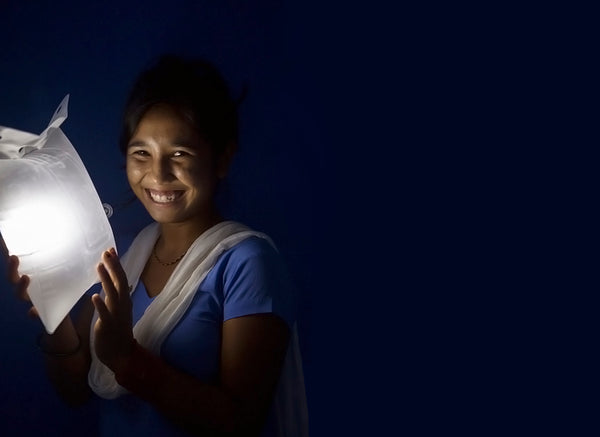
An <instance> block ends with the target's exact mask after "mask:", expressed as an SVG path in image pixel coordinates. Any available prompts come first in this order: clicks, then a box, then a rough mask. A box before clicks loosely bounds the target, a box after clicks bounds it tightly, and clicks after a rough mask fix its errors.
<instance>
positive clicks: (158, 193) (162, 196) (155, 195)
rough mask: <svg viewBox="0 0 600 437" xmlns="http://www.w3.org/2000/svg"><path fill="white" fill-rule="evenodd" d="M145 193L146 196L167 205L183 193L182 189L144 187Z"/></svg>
mask: <svg viewBox="0 0 600 437" xmlns="http://www.w3.org/2000/svg"><path fill="white" fill-rule="evenodd" d="M145 191H146V194H147V195H148V198H149V199H150V200H151V201H152V202H154V203H158V204H161V205H168V204H170V203H173V202H175V201H177V200H178V199H179V198H181V196H182V195H183V190H152V189H150V188H146V190H145Z"/></svg>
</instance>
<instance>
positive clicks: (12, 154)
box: [0, 95, 115, 334]
mask: <svg viewBox="0 0 600 437" xmlns="http://www.w3.org/2000/svg"><path fill="white" fill-rule="evenodd" d="M68 102H69V96H68V95H67V96H66V97H65V98H64V99H63V101H62V102H61V104H60V105H59V107H58V109H57V111H56V112H55V114H54V117H53V118H52V120H51V121H50V124H49V125H48V127H47V128H46V130H44V131H43V132H42V133H41V134H40V135H34V134H31V133H28V132H22V131H18V130H15V129H9V128H4V127H1V126H0V233H1V234H2V238H3V239H4V242H5V244H6V247H7V248H8V251H9V253H10V254H11V255H17V256H18V257H19V260H20V265H19V273H20V274H22V275H28V276H29V277H30V279H31V282H30V285H29V289H28V291H29V297H30V298H31V302H32V303H33V305H34V306H35V307H36V309H37V310H38V312H39V314H40V319H41V321H42V323H43V325H44V328H45V329H46V331H47V332H48V333H50V334H51V333H53V332H54V330H55V329H56V327H57V326H58V325H59V324H60V322H61V321H62V320H63V319H64V318H65V316H66V315H67V314H68V312H69V311H70V310H71V309H72V308H73V306H74V305H75V303H76V302H77V301H78V300H79V298H81V296H82V295H83V294H84V293H85V292H86V291H87V290H88V289H89V288H90V287H91V286H92V285H94V284H95V283H97V282H99V278H98V275H97V272H96V265H97V264H98V262H99V261H100V257H101V254H102V252H103V251H104V250H107V249H109V248H110V247H114V246H115V241H114V236H113V232H112V229H111V227H110V223H109V222H108V219H107V217H106V213H105V210H104V207H103V206H102V203H101V201H100V198H99V197H98V193H97V192H96V189H95V187H94V184H93V183H92V180H91V179H90V176H89V174H88V172H87V170H86V169H85V166H84V165H83V162H82V161H81V159H80V157H79V155H78V154H77V152H76V151H75V148H74V147H73V145H72V144H71V142H70V141H69V139H68V138H67V137H66V136H65V134H64V133H63V131H62V130H61V129H60V125H61V124H62V122H63V121H64V120H65V119H66V118H67V114H68V111H67V107H68Z"/></svg>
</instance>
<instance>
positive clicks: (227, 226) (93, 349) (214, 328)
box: [10, 56, 308, 437]
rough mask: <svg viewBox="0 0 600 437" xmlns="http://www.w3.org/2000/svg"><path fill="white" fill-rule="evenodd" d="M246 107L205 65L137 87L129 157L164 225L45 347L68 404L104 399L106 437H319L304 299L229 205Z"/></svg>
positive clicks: (112, 270)
mask: <svg viewBox="0 0 600 437" xmlns="http://www.w3.org/2000/svg"><path fill="white" fill-rule="evenodd" d="M236 106H237V105H236V103H235V101H234V100H233V99H231V97H230V96H229V92H228V88H227V86H226V84H225V81H224V79H223V78H222V77H221V75H220V74H219V72H218V71H217V70H216V69H215V68H214V67H213V66H212V65H210V64H209V63H208V62H205V61H203V60H186V59H180V58H175V57H172V56H167V57H163V58H162V59H160V60H159V62H158V63H157V64H155V65H154V66H153V67H152V68H150V69H149V70H147V71H145V72H143V73H142V74H141V75H140V77H139V78H138V80H137V81H136V83H135V84H134V87H133V90H132V93H131V95H130V97H129V99H128V102H127V105H126V108H125V113H124V117H123V130H122V135H121V138H120V148H121V151H122V152H123V154H124V155H125V158H126V170H127V179H128V181H129V185H130V186H131V188H132V190H133V192H134V194H135V195H136V197H137V198H138V199H139V200H140V202H141V203H142V204H143V206H144V207H145V209H146V210H147V211H148V213H149V214H150V216H151V217H152V218H153V220H154V221H153V223H151V224H150V225H148V226H147V227H146V228H144V229H143V230H142V231H141V232H140V233H139V234H138V236H137V237H136V238H135V239H134V241H133V242H132V244H131V246H130V247H129V248H128V250H127V252H126V253H125V254H124V256H123V257H120V256H119V255H118V254H117V253H116V251H115V250H114V248H107V250H106V252H104V254H103V256H102V259H101V263H100V264H99V265H98V275H99V276H100V279H101V282H102V292H101V293H99V294H93V295H92V296H87V300H86V301H85V302H84V303H83V307H84V309H83V310H81V312H80V313H79V317H78V318H77V319H75V320H73V319H71V317H70V316H67V318H65V320H64V321H63V323H61V325H60V326H59V327H58V328H57V330H56V332H55V333H54V334H52V335H48V334H46V335H44V336H43V337H42V338H41V342H40V345H41V347H42V348H43V349H44V350H45V351H46V355H47V364H48V369H49V375H50V379H51V380H52V382H53V383H54V384H55V386H56V388H57V390H58V391H59V393H60V394H61V395H62V396H63V397H64V398H65V399H66V400H67V401H68V402H70V403H79V402H82V401H84V400H86V399H87V398H88V397H89V396H90V395H94V396H98V397H99V399H100V406H101V413H102V418H101V434H102V435H111V436H112V435H190V434H191V435H236V436H255V435H260V436H283V435H285V436H288V437H291V436H298V437H303V436H306V435H307V430H308V423H307V420H308V418H307V410H306V399H305V391H304V384H303V375H302V366H301V359H300V355H299V347H298V339H297V329H296V305H297V303H296V302H297V296H296V294H295V288H294V287H293V285H292V282H291V280H290V277H289V275H288V271H287V268H286V266H285V265H284V263H283V260H282V258H281V256H280V255H279V253H278V251H277V249H276V248H275V244H274V243H273V241H271V239H270V238H269V237H268V236H267V235H265V234H263V233H261V232H257V231H254V230H252V229H250V228H248V227H247V226H245V225H243V224H242V223H238V222H235V221H231V220H227V219H226V218H225V217H223V216H222V215H221V213H220V211H219V210H218V208H217V206H216V194H217V190H218V188H219V184H220V181H221V180H222V179H223V178H225V177H226V176H227V172H228V170H229V164H230V162H231V159H232V157H233V154H234V152H235V149H236V144H237V115H236V114H237V111H236ZM10 268H11V272H10V276H11V278H12V280H13V282H14V283H15V284H16V285H17V288H18V290H19V292H20V294H21V295H24V296H26V294H27V293H26V292H27V285H28V281H27V278H26V277H21V276H20V275H19V274H18V272H17V268H18V259H15V258H14V257H13V258H12V259H11V266H10ZM88 339H89V341H88Z"/></svg>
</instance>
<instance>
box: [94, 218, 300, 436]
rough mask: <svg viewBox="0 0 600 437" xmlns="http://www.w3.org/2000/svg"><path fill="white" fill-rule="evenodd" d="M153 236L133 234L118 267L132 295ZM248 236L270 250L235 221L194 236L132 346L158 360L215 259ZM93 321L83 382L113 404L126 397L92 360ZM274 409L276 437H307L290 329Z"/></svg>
mask: <svg viewBox="0 0 600 437" xmlns="http://www.w3.org/2000/svg"><path fill="white" fill-rule="evenodd" d="M159 233H160V229H159V225H158V223H152V224H150V225H148V226H147V227H145V228H144V229H143V230H142V231H141V232H140V233H139V234H138V235H137V237H136V238H135V239H134V241H133V243H132V244H131V246H130V247H129V249H128V251H127V253H125V255H124V256H123V257H122V258H121V264H122V266H123V269H124V270H125V273H126V274H127V278H128V280H129V281H130V285H131V286H132V288H131V289H132V290H135V288H136V286H137V284H138V282H139V280H140V275H141V274H142V271H143V269H144V266H145V265H146V262H147V260H148V257H149V256H150V254H151V251H152V249H153V247H154V244H155V243H156V240H157V239H158V237H159ZM251 236H256V237H260V238H264V239H266V240H267V241H269V243H270V244H271V245H273V247H275V245H274V244H273V242H272V241H271V239H270V238H269V237H268V236H267V235H266V234H263V233H261V232H257V231H254V230H252V229H250V228H248V227H247V226H245V225H243V224H241V223H238V222H235V221H224V222H221V223H218V224H216V225H215V226H213V227H212V228H210V229H208V230H207V231H205V232H204V233H203V234H202V235H200V236H199V237H198V238H197V239H196V241H194V243H193V244H192V245H191V246H190V248H189V249H188V251H187V253H186V255H185V256H184V257H183V258H182V260H181V261H180V263H179V265H178V266H177V267H176V268H175V270H174V271H173V273H172V274H171V277H170V278H169V280H168V281H167V283H166V284H165V286H164V288H163V290H162V291H161V292H160V294H159V295H158V296H157V297H156V298H155V299H154V301H153V302H152V303H151V304H150V305H149V306H148V308H147V309H146V311H145V312H144V315H143V316H142V317H141V318H140V320H139V321H138V322H137V323H136V324H135V326H134V327H133V336H134V338H135V339H136V341H137V342H138V343H139V344H140V345H141V346H143V347H144V348H146V349H148V350H150V351H151V352H152V353H154V354H155V355H160V349H161V346H162V343H163V341H164V340H165V338H166V337H167V336H168V335H169V333H170V332H171V330H172V329H173V328H174V327H175V325H176V324H177V323H178V322H179V320H180V319H181V317H182V316H183V315H184V314H185V312H186V310H187V309H188V307H189V305H190V303H191V302H192V299H193V297H194V295H195V293H196V291H197V290H198V287H199V286H200V284H201V283H202V281H203V280H204V278H205V277H206V275H207V274H208V272H209V271H210V270H211V269H212V267H213V266H214V265H215V263H216V261H217V259H218V258H219V256H220V255H221V254H222V253H223V252H225V251H226V250H228V249H230V248H232V247H233V246H235V245H236V244H238V243H239V242H241V241H242V240H244V239H246V238H248V237H251ZM102 294H104V292H102ZM97 319H98V313H97V312H95V313H94V317H93V319H92V329H91V333H90V352H91V356H92V363H91V366H90V371H89V374H88V382H89V385H90V387H91V388H92V390H93V391H94V392H95V393H96V394H97V395H98V396H100V397H102V398H105V399H115V398H117V397H119V396H121V395H123V394H126V393H128V392H127V390H126V389H125V388H123V387H122V386H120V385H119V384H118V383H117V381H116V379H115V375H114V373H113V372H112V371H111V370H110V369H109V368H108V367H106V366H105V365H104V364H103V363H102V362H101V361H100V360H99V359H98V357H97V356H96V352H95V347H94V329H93V327H94V324H95V323H96V320H97ZM274 409H275V414H276V416H277V422H278V433H279V434H278V435H279V436H280V437H306V436H308V412H307V406H306V394H305V389H304V376H303V371H302V361H301V356H300V349H299V345H298V333H297V329H296V325H295V324H294V327H293V329H292V335H291V337H290V344H289V347H288V352H287V356H286V359H285V363H284V367H283V369H282V375H281V379H280V382H279V386H278V390H277V393H276V395H275V400H274Z"/></svg>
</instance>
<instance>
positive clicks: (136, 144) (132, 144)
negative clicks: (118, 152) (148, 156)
mask: <svg viewBox="0 0 600 437" xmlns="http://www.w3.org/2000/svg"><path fill="white" fill-rule="evenodd" d="M145 145H146V143H145V142H143V141H142V140H134V141H132V142H130V143H129V144H127V147H141V146H145Z"/></svg>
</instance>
